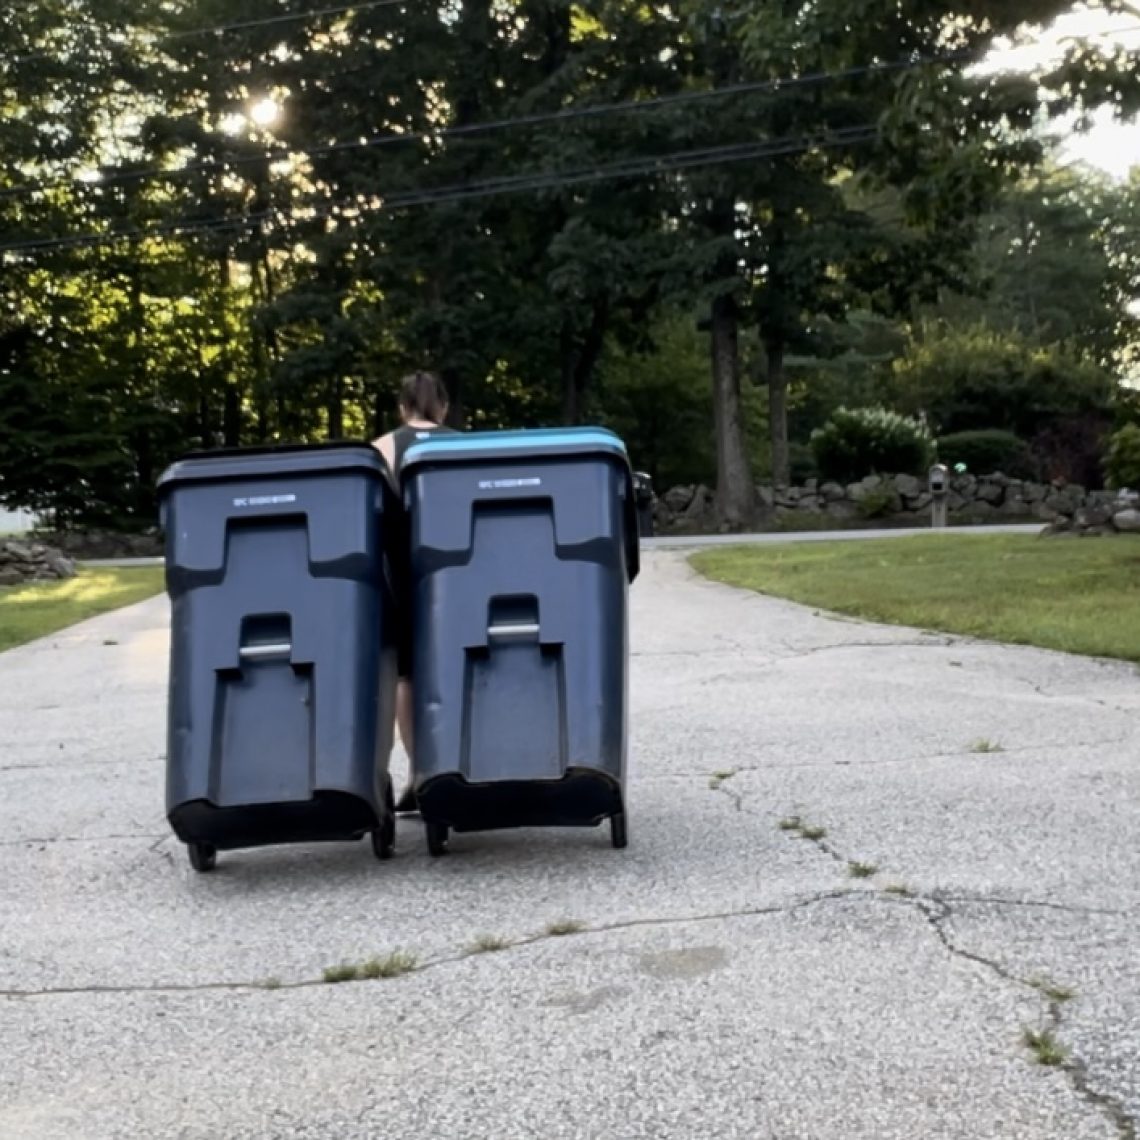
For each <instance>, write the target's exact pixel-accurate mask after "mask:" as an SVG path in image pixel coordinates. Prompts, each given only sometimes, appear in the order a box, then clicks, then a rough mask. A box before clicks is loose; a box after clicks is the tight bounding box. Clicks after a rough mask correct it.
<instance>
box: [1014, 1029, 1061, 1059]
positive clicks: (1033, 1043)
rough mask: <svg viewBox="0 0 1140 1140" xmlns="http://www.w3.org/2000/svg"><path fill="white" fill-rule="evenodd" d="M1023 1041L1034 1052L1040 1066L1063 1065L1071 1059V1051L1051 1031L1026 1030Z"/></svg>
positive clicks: (1022, 1037)
mask: <svg viewBox="0 0 1140 1140" xmlns="http://www.w3.org/2000/svg"><path fill="white" fill-rule="evenodd" d="M1021 1039H1022V1041H1023V1042H1024V1043H1025V1044H1026V1045H1027V1046H1028V1047H1029V1049H1030V1050H1032V1052H1033V1058H1034V1060H1035V1061H1036V1062H1037V1063H1038V1064H1039V1065H1050V1066H1054V1067H1055V1066H1058V1065H1063V1064H1064V1063H1065V1062H1066V1061H1067V1060H1068V1059H1069V1051H1068V1050H1067V1049H1066V1048H1065V1047H1064V1045H1062V1044H1061V1043H1060V1042H1059V1041H1058V1040H1057V1038H1056V1037H1054V1036H1053V1032H1052V1030H1050V1029H1026V1030H1025V1031H1024V1032H1023V1033H1022V1035H1021Z"/></svg>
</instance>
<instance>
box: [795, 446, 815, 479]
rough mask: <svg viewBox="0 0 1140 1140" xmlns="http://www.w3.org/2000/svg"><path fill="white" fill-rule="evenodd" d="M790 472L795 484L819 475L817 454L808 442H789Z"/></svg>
mask: <svg viewBox="0 0 1140 1140" xmlns="http://www.w3.org/2000/svg"><path fill="white" fill-rule="evenodd" d="M788 474H789V477H790V478H791V481H792V483H793V484H800V483H806V482H807V481H808V480H809V479H814V478H816V476H818V474H819V469H818V468H817V467H816V463H815V455H814V454H813V452H812V449H811V448H810V447H809V446H808V445H807V444H806V443H789V444H788Z"/></svg>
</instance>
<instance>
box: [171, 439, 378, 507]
mask: <svg viewBox="0 0 1140 1140" xmlns="http://www.w3.org/2000/svg"><path fill="white" fill-rule="evenodd" d="M346 471H357V472H360V473H361V474H366V475H372V476H376V477H377V478H384V477H385V473H386V469H385V467H384V461H383V460H382V459H381V458H380V454H379V452H378V451H377V450H376V449H375V448H374V447H373V446H372V445H371V444H369V443H358V442H355V441H352V442H338V443H310V444H286V445H282V446H279V447H238V448H228V449H224V450H218V451H195V452H191V453H190V454H189V455H186V456H184V457H183V458H182V459H180V460H178V461H177V462H176V463H172V464H171V465H170V466H169V467H168V468H167V469H166V470H165V471H164V472H163V473H162V475H161V476H159V480H158V491H159V495H160V496H161V495H167V494H169V493H170V491H172V490H173V489H174V488H175V487H179V486H184V485H185V484H187V483H221V482H229V481H230V480H245V479H258V478H274V477H277V476H281V475H329V474H337V473H343V472H346Z"/></svg>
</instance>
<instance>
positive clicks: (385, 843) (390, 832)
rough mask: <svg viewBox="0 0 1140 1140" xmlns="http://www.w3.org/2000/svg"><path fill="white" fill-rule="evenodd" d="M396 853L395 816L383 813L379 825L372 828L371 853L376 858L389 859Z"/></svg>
mask: <svg viewBox="0 0 1140 1140" xmlns="http://www.w3.org/2000/svg"><path fill="white" fill-rule="evenodd" d="M395 853H396V817H395V816H394V815H390V814H389V815H385V816H384V819H383V822H382V823H381V824H380V826H379V827H374V828H373V829H372V854H373V855H375V856H376V858H377V859H391V858H392V856H393V855H395Z"/></svg>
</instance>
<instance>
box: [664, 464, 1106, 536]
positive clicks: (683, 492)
mask: <svg viewBox="0 0 1140 1140" xmlns="http://www.w3.org/2000/svg"><path fill="white" fill-rule="evenodd" d="M756 492H757V496H758V498H759V500H760V515H759V518H758V519H757V526H758V528H759V529H761V530H781V529H787V530H811V529H818V530H828V529H834V530H842V529H845V528H857V527H861V526H863V527H867V526H915V527H917V526H927V525H929V523H930V492H929V490H928V489H927V486H926V481H925V480H922V479H918V478H916V477H915V476H913V475H893V476H891V475H885V476H884V475H868V476H867V478H865V479H861V480H860V481H859V482H858V483H849V484H847V485H846V486H844V485H842V484H840V483H829V482H820V481H818V480H816V479H809V480H808V481H807V482H806V483H804V484H803V485H802V486H798V487H769V486H763V485H762V486H758V487H757V488H756ZM1115 497H1116V496H1115V493H1114V492H1111V491H1093V492H1089V491H1086V490H1085V489H1084V488H1083V487H1078V486H1076V485H1073V484H1069V485H1067V486H1060V485H1054V484H1046V483H1030V482H1026V481H1024V480H1021V479H1009V478H1007V477H1006V476H1005V475H1002V474H1000V473H998V474H994V475H982V476H977V475H956V476H954V477H953V478H952V479H951V482H950V493H949V495H948V496H947V508H948V511H949V518H950V522H951V523H952V524H953V523H987V522H1032V521H1034V520H1037V519H1039V520H1041V522H1043V523H1052V522H1054V520H1056V519H1058V518H1072V517H1074V516H1075V515H1076V513H1077V512H1078V511H1079V510H1081V509H1082V508H1087V507H1097V508H1098V510H1102V509H1104V508H1105V505H1106V504H1108V503H1110V502H1112V501H1114V500H1115ZM1098 517H1099V515H1098ZM654 522H655V524H656V528H657V532H658V533H659V534H709V533H712V532H714V531H716V530H717V522H716V512H715V509H714V504H713V492H712V491H711V490H710V489H709V488H708V487H703V486H696V487H694V486H690V487H674V488H672V489H671V490H669V491H666V492H665V493H664V494H663V495H661V496H660V497H659V498H658V499H657V502H656V504H655V506H654Z"/></svg>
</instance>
